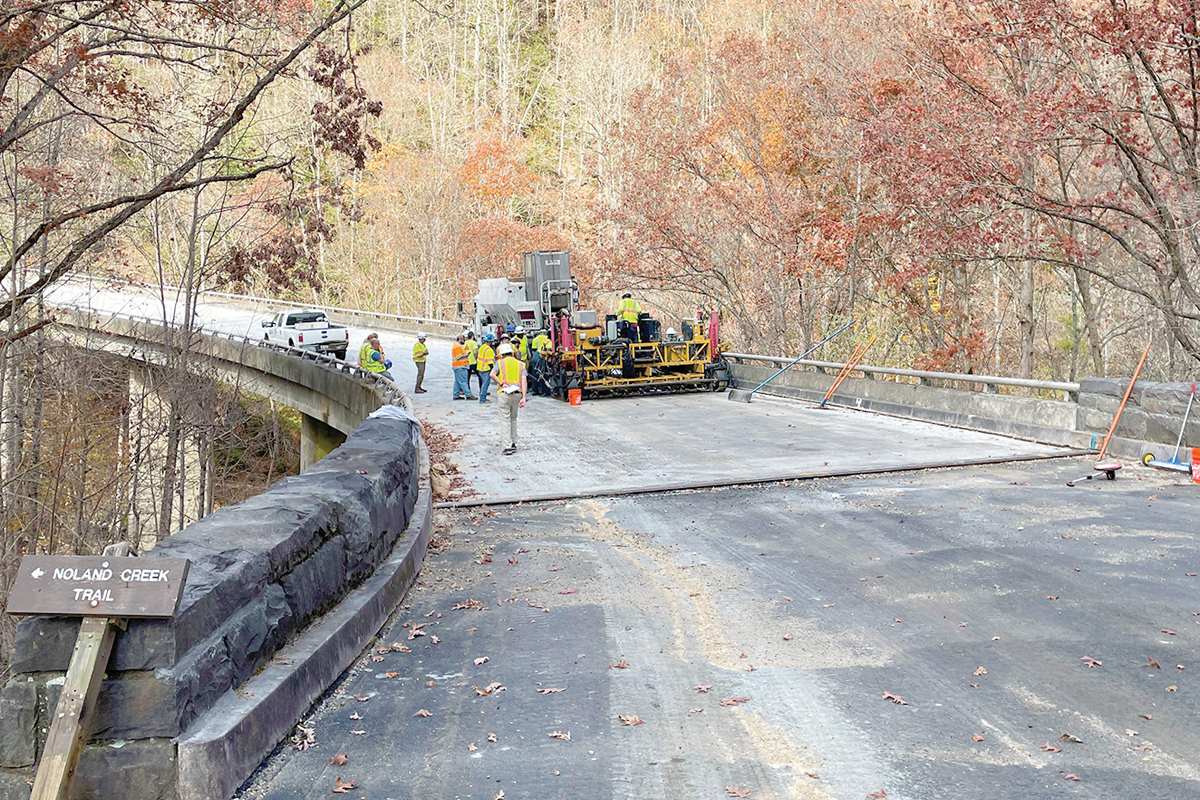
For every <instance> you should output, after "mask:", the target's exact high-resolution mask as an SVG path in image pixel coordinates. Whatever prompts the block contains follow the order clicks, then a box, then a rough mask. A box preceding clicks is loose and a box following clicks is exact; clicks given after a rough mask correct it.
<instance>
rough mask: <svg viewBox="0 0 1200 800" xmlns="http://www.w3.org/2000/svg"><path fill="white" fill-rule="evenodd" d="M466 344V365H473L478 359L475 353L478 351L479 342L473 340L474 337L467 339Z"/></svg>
mask: <svg viewBox="0 0 1200 800" xmlns="http://www.w3.org/2000/svg"><path fill="white" fill-rule="evenodd" d="M466 346H467V365H468V366H472V367H473V366H475V364H477V363H478V361H479V357H478V355H477V354H478V353H479V342H477V341H475V340H474V339H467V341H466Z"/></svg>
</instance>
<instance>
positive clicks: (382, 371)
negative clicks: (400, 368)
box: [358, 333, 392, 381]
mask: <svg viewBox="0 0 1200 800" xmlns="http://www.w3.org/2000/svg"><path fill="white" fill-rule="evenodd" d="M358 365H359V366H360V367H362V368H363V369H365V370H367V371H368V372H374V373H375V374H376V375H382V376H383V377H385V378H387V379H388V380H389V381H390V380H392V373H390V372H388V370H389V369H391V367H392V360H391V359H390V358H388V357H387V356H385V355H384V354H383V346H382V345H380V344H379V334H377V333H368V334H367V339H366V341H364V342H363V345H362V347H360V348H359V350H358Z"/></svg>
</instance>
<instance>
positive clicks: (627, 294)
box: [621, 292, 633, 297]
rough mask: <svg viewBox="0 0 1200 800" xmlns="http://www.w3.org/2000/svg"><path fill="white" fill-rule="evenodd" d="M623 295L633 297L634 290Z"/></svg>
mask: <svg viewBox="0 0 1200 800" xmlns="http://www.w3.org/2000/svg"><path fill="white" fill-rule="evenodd" d="M621 297H633V292H626V293H625V294H623V295H621Z"/></svg>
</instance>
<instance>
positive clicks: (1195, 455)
mask: <svg viewBox="0 0 1200 800" xmlns="http://www.w3.org/2000/svg"><path fill="white" fill-rule="evenodd" d="M1192 480H1194V481H1195V482H1196V483H1200V447H1193V448H1192Z"/></svg>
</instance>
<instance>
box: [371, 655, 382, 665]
mask: <svg viewBox="0 0 1200 800" xmlns="http://www.w3.org/2000/svg"><path fill="white" fill-rule="evenodd" d="M371 661H372V662H373V663H375V664H378V663H379V662H380V661H383V656H371Z"/></svg>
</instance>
